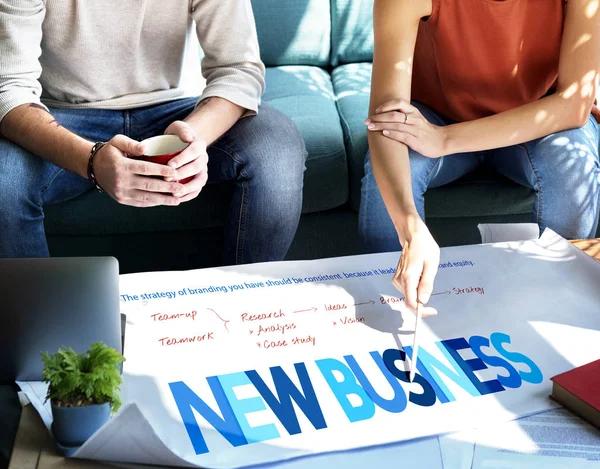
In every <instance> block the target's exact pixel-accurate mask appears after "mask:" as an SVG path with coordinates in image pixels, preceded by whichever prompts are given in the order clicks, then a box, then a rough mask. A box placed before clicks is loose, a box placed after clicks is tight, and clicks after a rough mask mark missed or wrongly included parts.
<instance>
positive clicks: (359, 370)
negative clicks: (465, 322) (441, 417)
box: [169, 332, 543, 454]
mask: <svg viewBox="0 0 600 469" xmlns="http://www.w3.org/2000/svg"><path fill="white" fill-rule="evenodd" d="M514 345H516V344H511V338H510V336H509V335H507V334H504V333H501V332H494V333H492V334H491V335H490V336H489V338H488V337H484V336H480V335H473V336H471V337H470V338H469V339H467V338H464V337H459V338H455V339H448V340H442V341H439V342H435V346H436V347H437V349H439V352H441V354H442V355H443V356H444V358H445V360H446V363H448V364H449V365H450V366H448V365H447V364H446V363H444V362H442V361H440V360H439V359H438V358H436V357H435V356H434V354H432V353H431V351H432V348H431V347H427V346H426V345H425V346H421V347H420V349H419V354H418V360H417V371H418V372H417V374H416V375H415V379H414V383H412V384H409V378H408V373H407V372H406V371H405V366H403V365H402V364H401V363H403V362H405V361H406V359H407V355H408V357H410V356H411V355H412V348H411V347H404V350H399V349H388V350H385V351H384V352H383V353H381V352H379V351H373V352H370V353H369V354H368V356H360V357H358V356H357V357H355V356H354V355H345V356H344V357H343V360H341V359H338V358H322V359H318V360H315V361H314V362H305V363H303V362H301V363H296V364H295V365H294V370H295V374H296V376H291V375H288V373H286V371H284V370H283V368H282V367H281V366H273V367H271V368H270V369H269V371H270V375H271V376H270V380H269V379H267V382H270V381H272V383H273V385H272V386H271V387H270V386H268V385H267V384H266V382H265V380H264V379H263V378H262V377H261V375H260V374H259V372H258V371H256V370H247V371H240V372H235V373H228V374H224V375H219V376H210V377H207V378H206V381H207V384H208V387H209V388H210V392H212V396H209V397H206V396H205V397H204V398H203V397H201V396H199V395H198V394H197V393H196V392H195V391H194V390H193V389H191V388H190V387H189V386H188V385H187V384H186V383H185V382H183V381H177V382H171V383H169V388H170V391H171V394H172V396H173V399H174V401H175V403H176V405H177V408H178V410H179V413H180V416H181V419H182V421H183V423H184V425H185V428H186V431H187V435H188V437H189V441H190V444H191V445H192V447H193V449H194V451H195V453H196V454H205V453H209V452H210V448H209V447H208V444H207V442H206V440H205V438H204V436H203V433H202V428H201V425H200V424H199V423H198V420H197V417H196V415H200V416H202V418H203V419H204V420H205V421H206V422H207V423H208V424H209V425H210V426H211V427H213V428H214V430H216V431H217V432H218V433H219V434H220V435H221V436H222V437H223V438H225V439H226V440H227V442H228V443H229V444H231V445H232V447H239V446H244V445H248V444H252V443H256V442H261V441H267V440H273V439H277V438H280V437H281V436H282V435H281V434H280V431H279V430H278V429H277V427H276V426H275V424H274V423H266V424H263V425H257V426H252V425H250V423H249V420H248V414H251V413H253V412H259V411H263V410H267V408H268V409H270V410H271V411H272V413H273V415H274V418H277V420H278V421H279V422H280V423H281V425H282V426H283V428H284V429H285V431H286V432H287V433H288V434H289V435H290V436H291V435H299V434H301V433H303V432H309V431H314V430H315V431H316V430H321V429H324V428H327V422H328V420H329V421H331V420H335V419H334V418H328V412H331V411H332V409H331V408H330V407H323V406H321V404H320V402H319V401H320V399H321V400H323V398H324V397H323V396H317V393H316V391H315V387H314V386H313V382H312V380H313V379H314V378H315V375H314V374H315V373H319V374H320V375H321V377H322V378H324V380H325V382H326V383H327V385H328V388H327V387H325V388H324V389H325V390H326V392H331V393H333V397H334V398H335V400H336V401H337V402H338V403H339V406H340V407H341V409H342V411H343V413H344V414H345V415H346V417H347V418H348V420H349V421H350V422H351V423H354V422H359V421H364V420H369V419H371V418H374V417H375V416H376V412H377V411H378V409H379V412H381V411H383V412H389V413H401V412H403V411H404V410H405V409H407V408H408V406H409V405H410V406H421V407H429V406H434V405H444V404H447V403H450V402H454V401H456V400H457V398H456V397H455V395H454V394H453V392H451V391H450V389H449V388H448V386H447V385H446V382H448V380H451V381H453V382H454V383H455V384H456V385H457V386H459V387H460V388H461V389H462V390H464V391H466V393H467V394H469V395H470V396H472V397H478V396H483V395H486V394H493V393H499V392H505V391H507V392H509V391H510V389H516V388H519V387H521V386H522V385H523V383H531V384H539V383H541V382H542V381H543V376H542V372H541V370H540V368H539V367H538V366H537V365H536V364H535V363H534V362H533V360H531V359H530V358H529V357H527V356H526V355H524V354H522V353H519V352H516V351H512V349H513V348H514ZM507 346H508V347H507ZM509 349H511V350H509ZM460 351H466V352H467V353H469V352H472V353H473V354H474V355H475V356H476V358H469V359H466V358H463V356H462V355H461V353H460ZM463 353H464V352H463ZM488 368H489V369H495V370H493V371H494V372H495V371H496V370H497V371H498V373H497V375H496V378H494V379H489V380H487V381H482V380H481V379H479V377H478V376H477V375H476V374H475V372H476V371H479V370H484V369H488ZM375 374H378V375H383V377H384V378H385V381H387V385H386V388H387V386H389V387H390V388H391V389H392V391H393V397H391V398H390V397H388V396H390V395H391V394H390V392H389V390H388V389H385V390H382V389H379V390H376V389H375V385H374V384H372V383H378V386H381V385H380V384H379V383H381V382H382V381H381V376H375ZM311 375H312V378H311ZM369 376H371V377H369ZM442 376H443V377H445V378H446V380H444V379H443V378H442ZM295 383H299V387H298V386H297V385H296V384H295ZM240 386H244V387H247V386H252V387H254V388H255V389H256V391H257V392H258V394H259V395H260V397H259V396H253V397H246V398H240V397H238V394H236V391H235V389H236V388H238V387H240ZM383 396H386V397H383ZM351 397H352V399H351ZM356 397H358V398H359V399H360V403H358V402H357V400H356ZM207 402H216V406H217V407H218V409H216V408H212V407H211V406H210V405H209V404H207ZM294 403H295V405H294ZM296 409H298V410H299V411H301V412H303V413H304V415H305V416H306V419H303V420H302V421H303V422H309V423H310V425H312V428H310V427H309V425H308V423H305V424H304V425H301V424H300V421H299V419H298V415H297V414H296ZM330 417H331V415H330ZM313 428H314V430H313Z"/></svg>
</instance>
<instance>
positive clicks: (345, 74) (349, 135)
mask: <svg viewBox="0 0 600 469" xmlns="http://www.w3.org/2000/svg"><path fill="white" fill-rule="evenodd" d="M371 68H372V66H371V64H369V63H359V64H349V65H342V66H340V67H337V68H335V69H334V70H333V73H332V81H333V89H334V91H335V95H336V101H337V106H338V111H339V113H340V121H341V122H342V129H343V130H344V141H345V144H346V152H347V154H348V169H349V172H350V203H351V205H352V207H353V208H354V209H356V210H358V205H359V203H360V180H361V178H362V177H363V174H364V171H363V166H364V161H365V155H366V154H367V150H368V149H369V144H368V142H367V128H366V126H365V119H366V118H367V114H368V110H369V94H370V91H371Z"/></svg>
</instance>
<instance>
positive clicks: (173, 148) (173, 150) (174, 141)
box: [132, 135, 193, 184]
mask: <svg viewBox="0 0 600 469" xmlns="http://www.w3.org/2000/svg"><path fill="white" fill-rule="evenodd" d="M142 143H143V144H144V146H145V147H146V151H145V152H144V154H143V155H142V156H132V158H133V159H136V160H142V161H148V162H150V163H157V164H164V165H166V164H167V163H168V162H169V161H171V159H173V158H174V157H175V156H177V155H179V153H181V152H182V151H183V150H185V149H186V148H187V147H188V145H189V143H186V142H182V141H181V140H180V139H179V137H178V136H177V135H157V136H156V137H151V138H148V139H146V140H144V141H142ZM192 179H193V176H190V177H188V178H185V179H182V180H180V181H177V182H179V183H180V184H185V183H186V182H189V181H191V180H192Z"/></svg>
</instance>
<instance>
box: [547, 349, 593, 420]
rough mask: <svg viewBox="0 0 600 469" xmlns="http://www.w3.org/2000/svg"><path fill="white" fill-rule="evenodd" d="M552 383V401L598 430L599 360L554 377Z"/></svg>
mask: <svg viewBox="0 0 600 469" xmlns="http://www.w3.org/2000/svg"><path fill="white" fill-rule="evenodd" d="M552 381H553V385H552V395H551V396H550V397H551V398H552V399H554V400H555V401H556V402H558V403H559V404H561V405H563V406H564V407H566V408H567V409H569V410H570V411H571V412H573V413H575V414H577V415H579V416H580V417H581V418H583V419H585V420H587V421H588V422H590V423H591V424H592V425H595V426H596V427H598V428H600V360H596V361H595V362H592V363H588V364H587V365H583V366H580V367H578V368H575V369H573V370H570V371H566V372H564V373H561V374H560V375H556V376H555V377H554V378H552Z"/></svg>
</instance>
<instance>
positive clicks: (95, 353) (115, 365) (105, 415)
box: [42, 342, 125, 456]
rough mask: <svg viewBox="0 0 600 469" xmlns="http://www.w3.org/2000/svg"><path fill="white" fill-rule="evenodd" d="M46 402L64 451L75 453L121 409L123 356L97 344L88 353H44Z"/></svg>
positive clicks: (58, 440)
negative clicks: (46, 386) (112, 413)
mask: <svg viewBox="0 0 600 469" xmlns="http://www.w3.org/2000/svg"><path fill="white" fill-rule="evenodd" d="M42 359H43V362H44V369H43V371H42V375H43V381H44V382H45V383H48V385H49V386H48V394H47V396H46V399H47V400H48V399H49V400H50V403H51V406H52V417H53V423H52V433H53V435H54V438H55V440H56V443H57V446H58V448H59V449H60V450H61V452H62V453H63V454H64V455H66V456H68V455H70V454H72V453H73V452H75V450H76V449H77V448H78V447H79V446H81V445H82V444H83V443H84V442H85V441H86V440H87V439H88V438H89V437H90V436H92V434H93V433H94V432H96V431H97V430H98V429H99V428H100V427H101V426H102V425H104V424H105V423H106V422H107V421H108V419H109V418H110V414H111V412H116V411H117V410H118V409H119V407H120V406H121V399H120V397H119V390H120V385H121V373H120V369H121V363H122V362H123V361H125V359H124V358H123V356H122V355H121V354H120V353H119V352H117V351H116V350H115V349H113V348H112V347H109V346H108V345H105V344H103V343H102V342H97V343H95V344H92V346H91V347H90V349H89V350H88V351H87V352H86V353H81V354H78V353H77V352H75V351H74V350H73V349H72V348H61V349H60V350H59V351H58V352H57V353H55V354H52V355H50V354H48V353H47V352H42Z"/></svg>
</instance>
